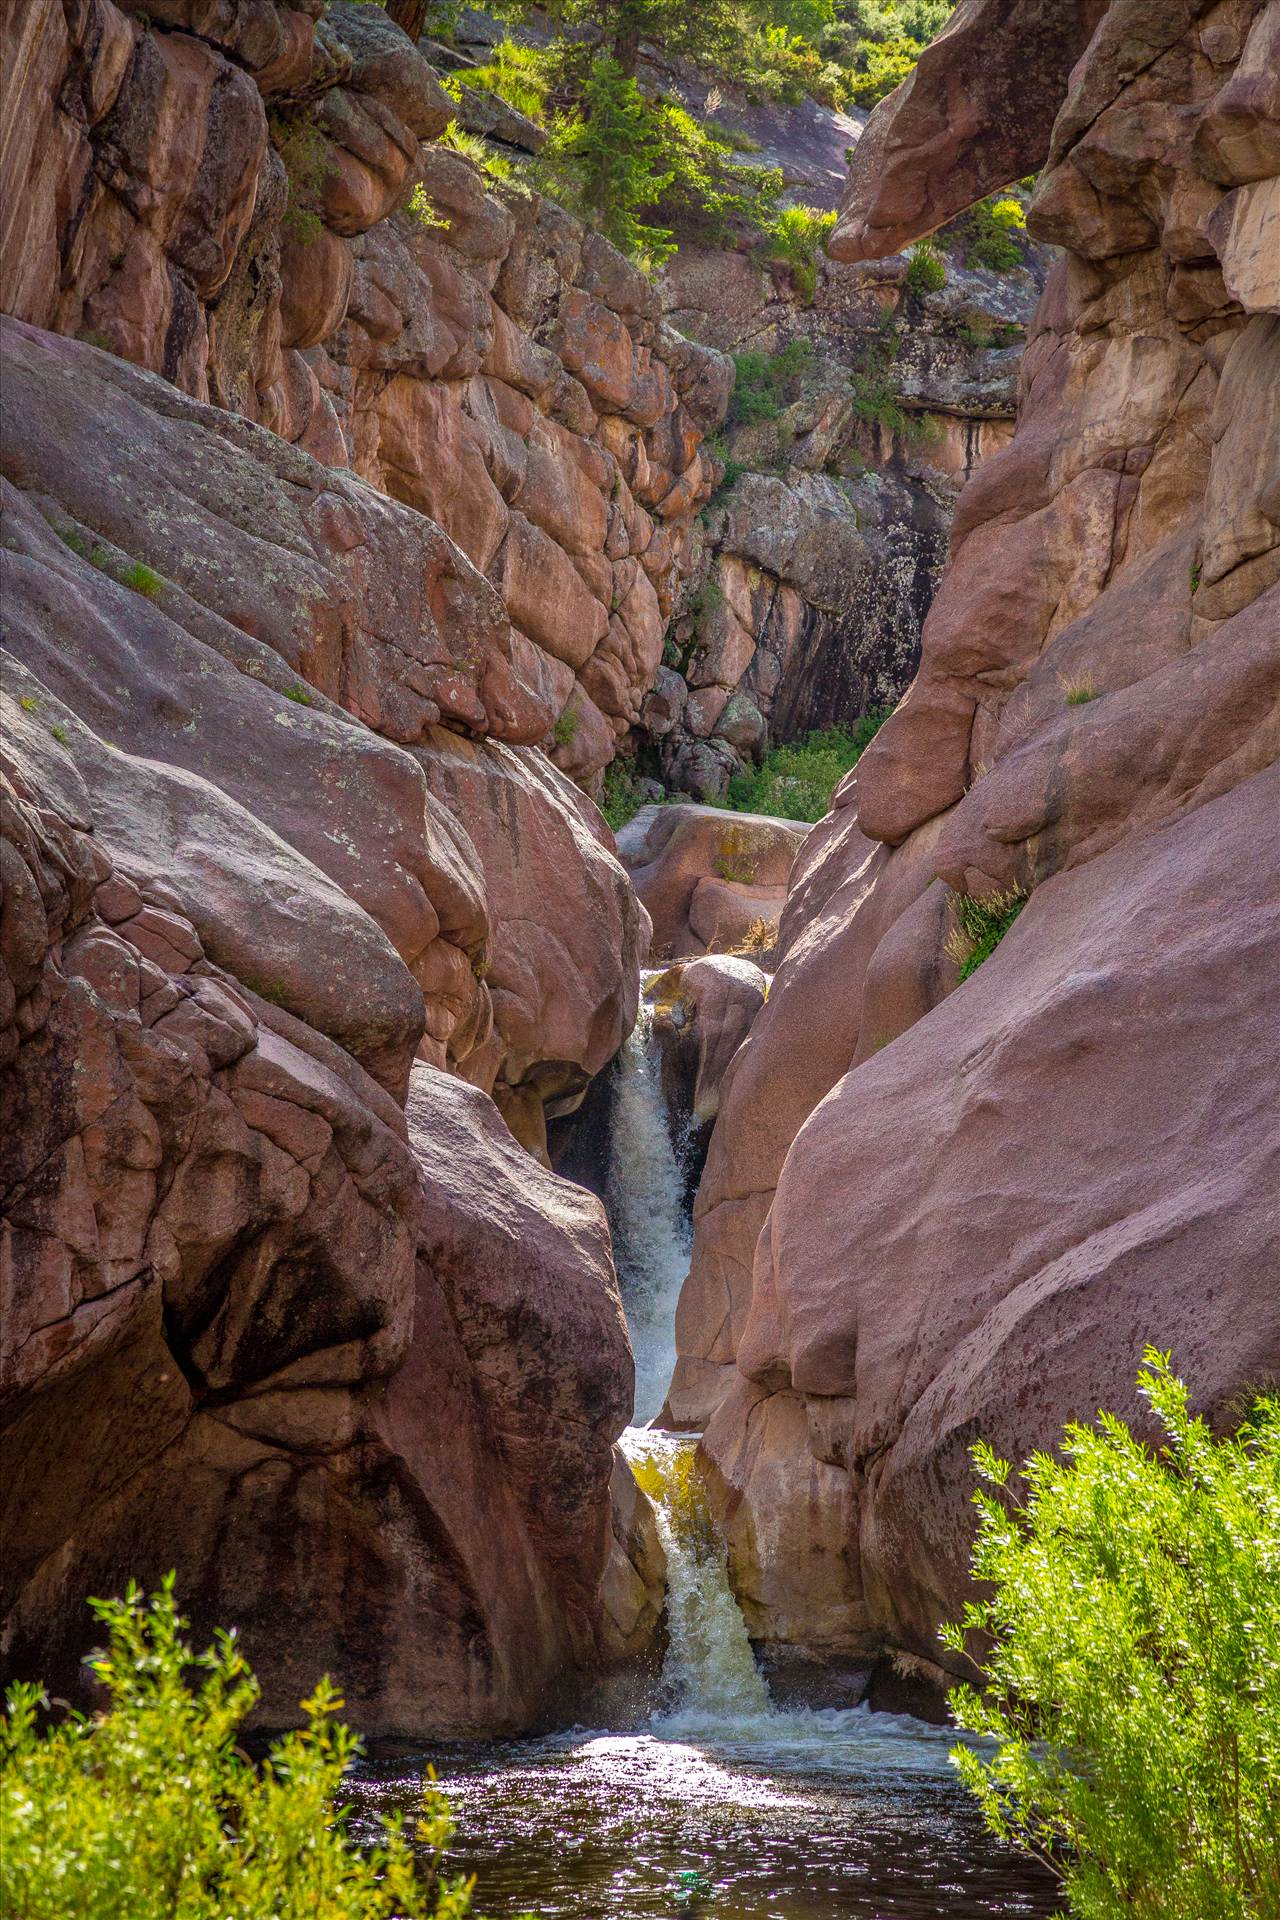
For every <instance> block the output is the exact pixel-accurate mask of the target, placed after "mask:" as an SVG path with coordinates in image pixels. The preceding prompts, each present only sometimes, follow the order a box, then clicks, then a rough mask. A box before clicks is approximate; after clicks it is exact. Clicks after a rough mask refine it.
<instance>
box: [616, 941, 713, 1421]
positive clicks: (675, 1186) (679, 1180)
mask: <svg viewBox="0 0 1280 1920" xmlns="http://www.w3.org/2000/svg"><path fill="white" fill-rule="evenodd" d="M654 977H655V976H654V975H653V974H644V975H642V976H641V1000H640V1012H639V1016H638V1018H637V1020H636V1025H635V1028H634V1030H633V1032H632V1034H631V1037H630V1039H629V1040H628V1041H627V1043H626V1045H625V1046H624V1047H623V1049H622V1055H621V1058H620V1061H619V1067H618V1081H617V1086H616V1088H615V1091H614V1106H613V1130H612V1137H611V1141H610V1153H609V1175H608V1184H607V1187H606V1195H605V1204H606V1207H607V1209H608V1214H609V1225H610V1228H611V1229H612V1232H613V1255H614V1260H615V1262H616V1264H617V1269H618V1284H619V1286H620V1287H621V1289H622V1301H623V1305H624V1306H625V1308H626V1310H627V1324H628V1326H629V1327H630V1329H631V1345H632V1347H633V1349H634V1351H635V1357H636V1398H635V1415H634V1418H635V1421H636V1423H637V1425H643V1424H644V1423H645V1422H646V1421H649V1420H652V1419H654V1418H655V1417H656V1415H657V1414H658V1413H659V1412H660V1411H661V1408H662V1403H663V1400H664V1399H665V1397H666V1391H667V1385H668V1382H669V1381H670V1379H671V1370H672V1368H673V1367H674V1365H675V1358H676V1343H675V1319H676V1301H677V1300H678V1299H679V1296H680V1288H681V1286H682V1285H683V1284H684V1277H685V1275H686V1274H687V1273H688V1271H689V1251H690V1246H691V1244H692V1233H691V1230H690V1224H689V1219H688V1215H687V1214H686V1213H685V1208H684V1184H685V1183H684V1169H683V1167H682V1165H681V1163H680V1158H679V1155H678V1154H677V1151H676V1147H675V1144H674V1142H673V1141H672V1138H671V1132H670V1129H669V1127H668V1125H667V1114H666V1104H665V1102H664V1100H663V1097H662V1082H661V1070H660V1065H659V1061H658V1058H657V1050H656V1046H655V1043H654V1040H653V1010H652V1008H651V1007H650V1006H649V1005H648V1004H647V1003H646V1001H645V1000H644V997H643V990H644V988H645V987H646V986H647V985H648V983H649V981H650V980H651V979H653V978H654Z"/></svg>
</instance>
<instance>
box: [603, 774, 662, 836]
mask: <svg viewBox="0 0 1280 1920" xmlns="http://www.w3.org/2000/svg"><path fill="white" fill-rule="evenodd" d="M651 804H652V802H651V801H650V799H649V797H648V795H647V794H646V793H644V792H643V791H642V790H641V787H640V783H639V781H638V780H637V779H636V777H635V774H634V772H633V770H632V767H631V766H630V765H629V764H628V763H627V762H626V761H625V760H622V759H616V760H611V761H610V762H609V764H608V766H607V767H606V768H605V770H604V783H603V785H602V787H601V790H600V811H601V813H602V814H603V815H604V817H605V819H606V820H607V821H608V823H609V825H610V826H611V827H612V828H613V831H614V832H615V833H621V831H622V829H623V827H625V826H626V824H627V822H628V820H632V819H634V818H635V816H636V814H638V813H639V811H640V809H641V807H647V806H650V805H651Z"/></svg>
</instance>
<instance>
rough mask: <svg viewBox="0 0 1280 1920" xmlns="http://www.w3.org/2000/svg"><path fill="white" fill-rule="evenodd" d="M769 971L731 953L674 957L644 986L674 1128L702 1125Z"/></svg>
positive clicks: (716, 1102)
mask: <svg viewBox="0 0 1280 1920" xmlns="http://www.w3.org/2000/svg"><path fill="white" fill-rule="evenodd" d="M768 991H769V976H768V975H767V974H766V973H765V972H764V971H763V970H762V969H761V968H760V967H758V966H756V965H755V964H754V963H753V962H752V961H750V960H746V959H743V958H741V957H740V956H738V955H735V954H727V953H715V954H707V955H705V956H704V958H702V959H701V960H688V961H677V963H676V965H675V966H673V967H668V968H667V969H666V970H665V972H663V973H660V974H659V975H658V976H657V978H656V979H655V980H651V981H650V982H649V985H648V986H647V987H646V989H645V999H646V1000H647V1001H648V1003H649V1005H650V1006H651V1007H652V1009H653V1011H652V1015H651V1031H652V1032H653V1034H654V1036H655V1038H656V1039H657V1042H658V1046H659V1050H660V1052H661V1057H662V1090H663V1096H664V1098H665V1100H666V1104H667V1112H668V1114H669V1115H670V1117H671V1120H672V1122H673V1130H674V1131H675V1132H676V1133H677V1135H678V1134H679V1133H680V1131H681V1130H682V1129H683V1128H684V1127H687V1126H690V1125H691V1126H692V1127H693V1128H694V1129H695V1130H696V1129H699V1128H707V1127H710V1125H711V1123H712V1122H713V1121H714V1119H715V1117H716V1115H717V1113H719V1111H720V1088H721V1085H722V1083H723V1081H724V1076H725V1074H726V1073H727V1071H728V1068H729V1063H730V1061H731V1060H732V1059H733V1056H734V1054H735V1053H736V1052H737V1051H738V1048H739V1047H740V1046H741V1045H742V1043H743V1041H744V1040H745V1039H746V1037H747V1034H748V1032H749V1031H750V1028H751V1022H752V1021H753V1020H754V1019H755V1017H756V1015H757V1014H758V1013H759V1011H760V1009H761V1007H762V1006H763V1005H764V1002H765V996H766V994H767V993H768Z"/></svg>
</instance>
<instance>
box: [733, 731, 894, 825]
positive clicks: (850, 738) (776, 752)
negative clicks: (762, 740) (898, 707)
mask: <svg viewBox="0 0 1280 1920" xmlns="http://www.w3.org/2000/svg"><path fill="white" fill-rule="evenodd" d="M888 717H889V716H888V713H887V712H884V711H881V710H879V709H875V710H873V711H872V712H870V713H865V714H863V716H862V718H861V719H860V720H857V721H855V723H854V725H853V726H852V727H825V728H823V729H822V730H821V731H819V732H816V733H810V734H808V735H806V737H805V738H804V739H803V740H797V741H795V742H794V743H793V744H791V745H790V746H781V747H771V748H770V749H769V751H768V753H766V754H765V756H764V759H763V760H762V761H761V763H760V765H759V766H758V767H754V768H752V769H751V770H750V771H748V772H745V773H735V774H734V776H733V778H732V780H730V782H729V792H728V797H727V804H728V805H729V806H730V807H731V808H732V809H733V810H734V811H735V812H736V813H773V814H778V815H780V816H781V817H782V818H783V819H785V820H821V819H822V817H823V815H824V814H825V813H826V812H827V811H828V809H829V807H830V805H831V796H832V794H833V793H834V792H835V790H836V787H837V786H838V785H839V783H840V781H841V780H843V778H844V776H845V774H846V773H848V771H849V769H850V768H851V767H855V766H856V765H857V764H858V760H859V757H860V755H861V754H862V752H863V749H864V748H865V747H866V746H867V745H868V744H869V743H870V741H871V740H872V739H874V737H875V734H876V731H877V729H878V728H879V727H880V726H881V725H882V724H883V722H884V721H885V720H887V719H888Z"/></svg>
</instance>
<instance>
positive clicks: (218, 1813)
mask: <svg viewBox="0 0 1280 1920" xmlns="http://www.w3.org/2000/svg"><path fill="white" fill-rule="evenodd" d="M89 1604H90V1606H91V1607H92V1609H93V1611H94V1613H95V1614H96V1615H97V1617H98V1619H99V1620H100V1621H101V1623H102V1625H103V1627H104V1628H105V1629H106V1634H107V1645H106V1648H105V1650H104V1651H101V1652H98V1653H95V1654H92V1655H91V1656H90V1658H89V1661H88V1666H89V1668H90V1671H91V1672H92V1673H93V1675H94V1676H95V1678H96V1679H97V1680H98V1681H99V1683H100V1684H101V1685H102V1686H103V1687H104V1688H105V1690H106V1694H107V1704H106V1707H105V1710H104V1711H103V1712H101V1713H99V1714H97V1715H94V1716H84V1715H81V1714H76V1713H64V1714H62V1715H61V1716H60V1717H58V1718H56V1719H53V1720H49V1718H48V1713H49V1711H50V1707H51V1703H50V1701H49V1700H48V1697H47V1696H46V1694H45V1693H44V1691H43V1689H42V1688H41V1687H39V1686H38V1685H18V1686H15V1687H13V1688H11V1689H10V1691H9V1693H8V1695H7V1699H6V1713H5V1717H4V1720H3V1724H2V1726H0V1809H2V1813H3V1822H2V1824H3V1830H4V1836H5V1844H4V1848H3V1853H2V1855H0V1907H2V1908H3V1911H4V1912H5V1913H6V1914H12V1915H14V1916H15V1920H18V1916H21V1920H268V1916H270V1920H304V1916H305V1917H306V1920H391V1916H393V1915H394V1916H396V1917H397V1920H427V1916H428V1915H430V1916H432V1917H433V1920H462V1916H463V1915H465V1914H466V1913H467V1912H468V1910H469V1904H470V1901H469V1887H468V1885H467V1884H466V1883H465V1882H463V1881H458V1880H455V1881H450V1882H448V1883H443V1884H442V1883H439V1882H437V1884H436V1885H435V1886H434V1888H433V1890H432V1891H430V1892H428V1890H427V1887H426V1885H425V1884H424V1883H423V1882H422V1881H421V1880H420V1879H419V1877H418V1875H417V1873H416V1872H415V1868H414V1862H413V1854H412V1850H411V1846H410V1841H409V1838H408V1836H407V1835H406V1834H405V1833H404V1831H403V1829H402V1826H401V1824H400V1821H399V1819H393V1820H391V1821H389V1822H388V1823H387V1826H386V1831H385V1838H384V1841H383V1843H382V1844H381V1845H380V1846H378V1847H375V1848H373V1849H371V1850H369V1851H359V1850H357V1849H356V1848H355V1846H354V1845H353V1844H352V1842H351V1841H350V1839H349V1838H348V1834H347V1810H346V1809H345V1808H343V1807H339V1806H335V1804H334V1796H335V1794H336V1793H337V1791H338V1788H339V1785H340V1783H341V1780H342V1777H343V1775H344V1773H345V1772H346V1771H347V1768H348V1767H349V1765H350V1764H351V1761H352V1760H353V1759H354V1757H355V1756H356V1754H357V1753H358V1751H359V1748H358V1743H357V1742H356V1740H355V1739H354V1737H353V1736H352V1735H351V1734H350V1733H349V1732H348V1730H347V1729H346V1728H345V1727H343V1726H339V1725H337V1724H335V1722H334V1718H333V1716H334V1714H335V1713H336V1712H337V1711H338V1710H339V1709H340V1707H341V1705H342V1701H341V1699H340V1697H339V1695H338V1693H337V1690H336V1689H335V1688H334V1687H333V1686H332V1684H331V1683H330V1682H329V1681H328V1680H322V1681H321V1682H320V1684H319V1686H318V1687H317V1688H316V1690H315V1692H314V1694H312V1696H311V1698H310V1699H309V1700H306V1701H304V1702H303V1708H302V1710H303V1712H304V1713H305V1715H306V1726H305V1728H304V1729H303V1730H302V1731H301V1732H298V1733H291V1734H286V1735H285V1736H284V1737H283V1738H282V1739H279V1740H277V1741H276V1742H275V1743H274V1744H273V1746H272V1748H271V1751H270V1754H269V1755H268V1757H267V1759H266V1761H265V1762H264V1764H263V1765H262V1767H261V1768H258V1767H255V1766H254V1764H253V1762H252V1761H251V1760H249V1759H248V1758H247V1757H246V1756H245V1754H244V1753H243V1752H242V1750H241V1749H240V1747H239V1746H238V1744H237V1742H238V1739H239V1737H240V1727H241V1723H242V1722H243V1721H244V1719H245V1717H246V1715H247V1714H248V1713H249V1712H250V1710H251V1709H252V1708H253V1706H254V1705H255V1704H256V1702H257V1699H258V1692H259V1689H258V1685H257V1682H256V1681H255V1680H254V1678H253V1675H252V1674H251V1673H250V1671H249V1668H248V1667H247V1665H246V1664H245V1661H244V1659H243V1657H242V1655H241V1654H240V1652H239V1649H238V1648H237V1646H236V1642H235V1638H234V1636H233V1635H231V1634H226V1633H220V1634H219V1635H218V1636H217V1637H216V1639H215V1641H214V1644H213V1646H212V1647H210V1648H209V1649H208V1650H207V1651H206V1652H204V1653H201V1654H194V1653H193V1652H192V1650H191V1648H190V1646H189V1645H188V1644H187V1643H186V1641H185V1640H184V1639H183V1637H182V1635H183V1631H184V1628H185V1625H186V1622H185V1621H183V1620H182V1619H180V1618H179V1616H178V1613H177V1609H176V1607H175V1604H174V1598H173V1580H172V1577H170V1578H169V1579H168V1580H166V1581H165V1582H164V1584H163V1585H162V1587H161V1590H160V1592H159V1593H157V1594H153V1595H152V1596H151V1598H150V1599H149V1600H148V1601H146V1602H145V1603H144V1601H143V1600H142V1597H141V1594H140V1592H139V1590H138V1588H137V1587H135V1586H132V1585H131V1586H130V1587H129V1589H128V1591H127V1593H126V1595H125V1597H124V1599H123V1600H91V1601H90V1603H89ZM449 1833H450V1823H449V1818H448V1809H447V1806H446V1805H445V1802H444V1801H443V1799H442V1798H441V1797H440V1796H439V1795H437V1794H435V1793H428V1794H427V1795H426V1796H425V1800H424V1812H423V1820H422V1823H421V1825H420V1826H419V1828H418V1834H417V1837H418V1839H419V1840H421V1841H423V1842H424V1843H425V1844H426V1845H427V1846H428V1847H429V1848H430V1849H432V1851H433V1853H434V1855H435V1857H436V1859H437V1861H438V1857H439V1852H440V1850H441V1849H442V1848H443V1847H444V1846H445V1845H447V1843H448V1839H449Z"/></svg>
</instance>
